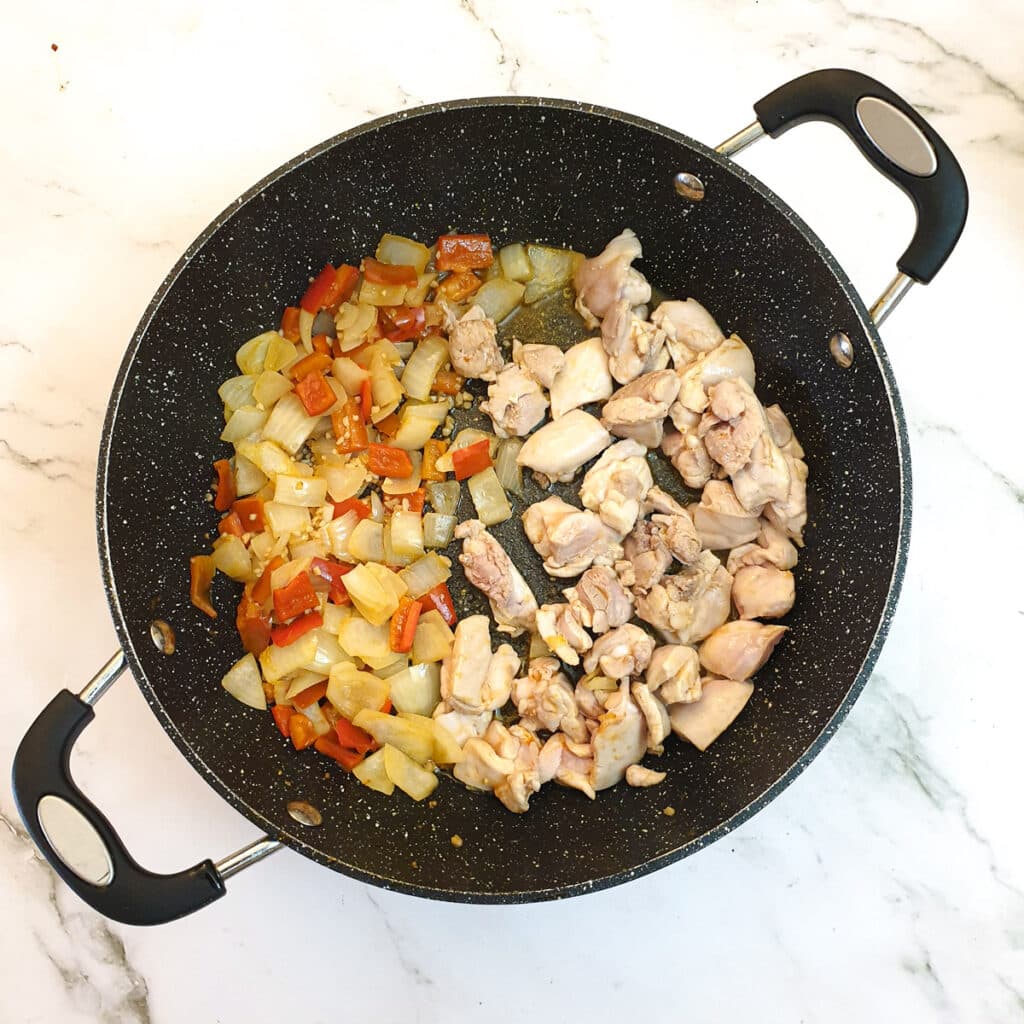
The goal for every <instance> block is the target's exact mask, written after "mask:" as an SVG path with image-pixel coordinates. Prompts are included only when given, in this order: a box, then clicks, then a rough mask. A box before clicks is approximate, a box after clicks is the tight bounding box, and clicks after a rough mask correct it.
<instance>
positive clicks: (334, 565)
mask: <svg viewBox="0 0 1024 1024" xmlns="http://www.w3.org/2000/svg"><path fill="white" fill-rule="evenodd" d="M354 568H355V566H352V565H347V564H346V563H344V562H332V561H328V559H326V558H314V559H313V561H312V563H311V564H310V566H309V571H310V573H311V574H312V576H313V578H314V580H315V579H316V578H320V579H322V580H325V581H326V583H327V586H328V589H327V597H328V598H329V599H330V601H331V602H332V603H333V604H348V603H349V602H350V601H351V600H352V599H351V598H350V597H349V596H348V591H347V590H346V589H345V580H344V578H343V577H345V576H346V575H347V574H348V573H350V572H351V571H352V570H353V569H354Z"/></svg>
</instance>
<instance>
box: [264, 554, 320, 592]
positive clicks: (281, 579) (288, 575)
mask: <svg viewBox="0 0 1024 1024" xmlns="http://www.w3.org/2000/svg"><path fill="white" fill-rule="evenodd" d="M309 562H310V560H309V559H308V558H293V559H291V560H290V561H288V562H285V563H284V565H279V566H278V567H277V568H276V569H275V570H274V571H273V572H272V573H271V574H270V589H271V590H278V589H279V588H281V587H286V586H288V584H289V583H291V581H292V580H293V579H295V577H296V576H298V575H299V573H300V572H308V571H309Z"/></svg>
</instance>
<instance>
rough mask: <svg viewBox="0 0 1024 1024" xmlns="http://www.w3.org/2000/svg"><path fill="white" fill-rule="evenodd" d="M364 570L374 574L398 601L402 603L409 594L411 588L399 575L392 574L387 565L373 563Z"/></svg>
mask: <svg viewBox="0 0 1024 1024" xmlns="http://www.w3.org/2000/svg"><path fill="white" fill-rule="evenodd" d="M363 568H365V569H366V570H367V571H368V572H370V573H372V574H373V576H374V578H375V579H376V580H377V582H378V583H380V584H381V586H383V587H384V589H385V590H387V591H390V592H391V593H392V594H393V595H394V597H395V600H396V601H400V600H401V599H402V598H403V597H405V595H406V594H407V593H408V592H409V588H408V587H407V586H406V585H405V583H404V581H403V580H402V578H401V577H400V576H399V575H398V573H396V572H392V571H391V570H390V569H389V568H388V567H387V566H386V565H381V564H380V563H379V562H371V563H370V564H369V565H366V566H364V567H363Z"/></svg>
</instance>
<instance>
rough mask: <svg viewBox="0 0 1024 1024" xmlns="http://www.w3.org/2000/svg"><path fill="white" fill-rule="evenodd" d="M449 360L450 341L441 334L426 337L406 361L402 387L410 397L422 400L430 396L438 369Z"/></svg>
mask: <svg viewBox="0 0 1024 1024" xmlns="http://www.w3.org/2000/svg"><path fill="white" fill-rule="evenodd" d="M447 361H448V343H447V342H446V341H445V340H444V338H442V337H441V336H440V335H437V334H432V335H430V337H428V338H424V339H423V340H422V341H421V342H420V343H419V344H418V345H417V346H416V350H415V351H414V352H413V354H412V355H411V356H410V357H409V362H408V363H406V366H405V372H404V373H403V374H402V387H403V388H405V393H406V394H407V395H408V396H409V397H410V398H415V399H418V400H419V401H421V402H424V401H426V400H427V399H428V398H429V397H430V388H431V386H432V385H433V383H434V378H435V377H436V376H437V371H438V370H440V369H441V367H442V366H444V364H445V363H446V362H447Z"/></svg>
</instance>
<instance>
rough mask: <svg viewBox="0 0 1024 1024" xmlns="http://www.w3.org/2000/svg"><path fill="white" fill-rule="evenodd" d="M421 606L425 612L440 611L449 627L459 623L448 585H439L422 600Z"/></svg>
mask: <svg viewBox="0 0 1024 1024" xmlns="http://www.w3.org/2000/svg"><path fill="white" fill-rule="evenodd" d="M420 604H421V605H422V607H423V610H424V611H425V612H429V611H434V610H437V611H439V612H440V613H441V618H442V619H444V621H445V622H446V623H447V624H448V625H449V626H454V625H455V623H456V622H458V621H459V617H458V616H457V615H456V614H455V602H454V601H453V600H452V595H451V591H450V590H449V589H448V584H447V583H438V585H437V586H436V587H434V589H433V590H428V591H427V592H426V593H425V594H424V595H423V596H422V597H421V598H420Z"/></svg>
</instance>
